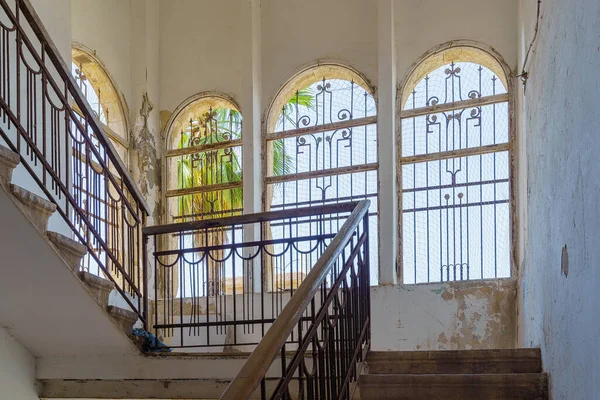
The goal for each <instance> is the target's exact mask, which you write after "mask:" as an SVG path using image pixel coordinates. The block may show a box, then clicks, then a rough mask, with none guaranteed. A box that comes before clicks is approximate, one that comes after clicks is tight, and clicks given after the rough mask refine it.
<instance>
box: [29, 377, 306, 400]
mask: <svg viewBox="0 0 600 400" xmlns="http://www.w3.org/2000/svg"><path fill="white" fill-rule="evenodd" d="M38 382H39V383H40V384H41V398H43V399H54V398H57V399H67V398H68V399H111V400H112V399H169V400H175V399H187V400H189V399H194V400H210V399H218V398H219V397H221V395H222V394H223V392H224V391H225V389H226V388H227V386H229V383H230V380H217V379H93V380H83V379H69V380H59V379H54V380H40V381H38ZM277 383H278V380H277V379H267V381H266V385H265V387H266V391H267V394H269V393H272V392H273V391H274V389H275V387H276V386H277ZM289 385H290V386H289V387H290V397H291V399H292V400H295V399H300V398H306V394H304V396H299V395H298V383H297V380H296V379H294V380H292V381H291V382H290V384H289ZM250 399H252V400H254V399H257V400H258V399H261V393H260V389H258V390H256V391H255V392H254V394H253V395H252V396H251V397H250Z"/></svg>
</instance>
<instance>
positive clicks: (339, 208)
mask: <svg viewBox="0 0 600 400" xmlns="http://www.w3.org/2000/svg"><path fill="white" fill-rule="evenodd" d="M359 204H360V203H359V202H358V201H351V202H347V203H336V204H326V205H323V206H317V207H302V208H294V209H289V210H279V211H269V212H262V213H254V214H243V215H234V216H232V217H225V218H215V219H208V220H201V221H191V222H177V223H174V224H167V225H155V226H147V227H145V228H144V229H143V230H142V232H143V233H144V235H149V236H150V235H162V234H166V233H180V232H186V231H195V230H200V229H206V228H219V227H224V226H233V225H244V224H252V223H258V222H267V221H276V220H279V219H287V218H301V217H311V216H315V215H323V214H337V213H344V212H351V211H352V210H354V209H355V208H356V207H357V206H358V205H359Z"/></svg>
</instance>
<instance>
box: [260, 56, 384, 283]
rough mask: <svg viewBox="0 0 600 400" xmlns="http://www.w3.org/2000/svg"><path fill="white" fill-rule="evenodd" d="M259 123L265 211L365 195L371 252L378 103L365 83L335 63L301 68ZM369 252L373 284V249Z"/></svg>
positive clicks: (314, 228) (323, 226) (335, 224)
mask: <svg viewBox="0 0 600 400" xmlns="http://www.w3.org/2000/svg"><path fill="white" fill-rule="evenodd" d="M265 128H266V132H265V135H264V150H265V153H266V154H267V155H268V156H267V158H266V163H265V169H266V171H265V198H264V202H265V208H266V209H267V210H281V209H290V208H298V207H310V206H318V205H325V204H332V203H338V202H347V201H358V200H361V199H365V198H367V199H370V200H371V211H370V229H371V232H370V238H371V248H373V249H377V247H378V245H377V200H378V197H377V192H378V190H377V171H378V161H377V105H376V101H375V98H374V97H373V89H372V88H371V86H370V84H369V83H368V81H367V80H366V79H365V78H364V77H363V76H362V75H361V74H360V73H358V72H356V71H354V70H353V69H351V68H348V67H345V66H341V65H338V64H320V65H318V66H314V67H310V68H307V69H305V70H303V71H301V72H300V73H298V74H297V75H295V76H294V77H293V78H292V79H290V80H289V81H288V82H287V83H286V84H285V85H284V86H283V87H282V88H281V89H280V91H279V93H278V94H277V96H276V97H275V98H274V100H273V102H272V104H271V107H270V111H269V113H268V115H267V120H266V124H265ZM342 222H343V218H342V217H340V218H339V219H337V218H332V219H331V220H328V221H315V223H314V224H310V226H309V227H307V226H306V225H305V226H304V227H303V228H301V229H304V231H302V232H291V231H290V232H287V231H286V230H285V229H283V227H273V228H272V232H271V234H272V236H273V237H274V238H277V239H278V238H286V237H287V236H286V235H292V236H293V235H295V236H298V235H301V234H304V235H312V234H315V233H317V232H319V233H327V232H331V233H335V232H337V230H338V229H339V228H340V227H341V224H342ZM288 230H289V229H288ZM371 256H372V260H371V269H372V273H371V282H372V283H374V284H376V283H377V276H378V274H377V268H378V267H377V265H378V263H377V251H373V252H372V253H371ZM283 272H285V271H283Z"/></svg>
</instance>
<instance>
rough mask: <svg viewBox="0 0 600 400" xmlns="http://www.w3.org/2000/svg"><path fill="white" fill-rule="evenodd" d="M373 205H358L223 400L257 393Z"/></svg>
mask: <svg viewBox="0 0 600 400" xmlns="http://www.w3.org/2000/svg"><path fill="white" fill-rule="evenodd" d="M370 203H371V202H370V201H369V200H362V201H360V202H358V203H357V204H356V207H355V208H354V210H353V211H352V213H351V214H350V216H349V217H348V219H347V220H346V222H345V223H344V225H343V226H342V228H341V229H340V231H339V232H338V234H337V235H336V236H335V237H334V238H333V240H332V242H331V244H330V245H329V246H327V248H326V249H325V251H324V252H323V255H322V256H321V257H320V258H319V260H317V263H316V264H315V266H314V267H313V268H312V269H311V271H310V273H309V274H308V276H307V277H306V278H305V279H304V280H303V281H302V284H301V285H300V286H299V287H298V289H297V290H296V291H295V292H294V295H293V296H292V298H291V299H290V301H289V302H288V303H287V304H286V306H285V307H284V308H283V311H282V312H281V314H280V315H279V316H278V317H277V319H276V320H275V322H274V323H273V325H272V326H271V328H269V330H268V331H267V333H266V334H265V336H264V337H263V339H262V340H261V341H260V343H259V344H258V346H257V347H256V348H255V349H254V351H253V352H252V354H250V357H249V358H248V361H246V363H245V364H244V366H243V367H242V369H241V370H240V372H239V373H238V374H237V376H236V377H235V379H234V380H233V381H232V382H231V384H229V386H228V387H227V389H226V390H225V392H224V393H223V394H222V395H221V397H220V400H241V399H249V398H250V396H251V395H252V393H254V391H255V390H256V389H257V387H258V385H259V384H260V382H261V380H262V379H263V377H264V376H265V374H266V373H267V371H268V369H269V367H270V366H271V363H272V362H273V360H274V359H275V357H276V356H277V354H278V353H279V351H280V349H281V347H282V346H283V345H284V344H285V343H286V340H287V338H288V336H289V335H290V333H291V332H292V331H293V329H294V328H295V327H296V326H297V325H298V322H299V321H300V318H302V315H303V314H304V312H305V310H306V308H307V307H308V306H309V305H310V303H311V301H312V300H313V298H314V297H315V295H316V294H317V292H318V291H319V288H320V287H321V285H322V284H323V282H324V281H325V279H326V277H327V274H328V273H329V272H330V270H331V268H332V267H333V266H334V264H335V262H336V260H337V258H338V257H339V256H340V255H341V254H342V252H343V251H344V248H345V246H346V244H347V243H348V242H349V241H350V239H351V238H352V236H353V235H354V232H355V231H356V228H357V227H358V225H359V224H360V222H361V221H362V219H363V217H364V216H365V215H367V213H368V211H369V205H370Z"/></svg>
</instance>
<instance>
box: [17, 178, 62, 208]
mask: <svg viewBox="0 0 600 400" xmlns="http://www.w3.org/2000/svg"><path fill="white" fill-rule="evenodd" d="M11 190H12V193H13V194H14V196H15V197H16V198H17V199H18V200H19V201H20V202H22V203H24V204H27V205H30V206H32V207H35V208H37V209H40V210H44V211H46V212H48V214H52V213H54V212H55V211H56V204H54V203H52V202H51V201H48V200H46V199H44V198H43V197H41V196H38V195H37V194H35V193H33V192H31V191H29V190H27V189H25V188H22V187H21V186H18V185H15V184H12V185H11Z"/></svg>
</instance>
